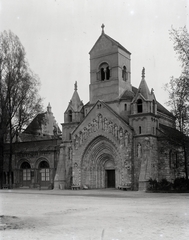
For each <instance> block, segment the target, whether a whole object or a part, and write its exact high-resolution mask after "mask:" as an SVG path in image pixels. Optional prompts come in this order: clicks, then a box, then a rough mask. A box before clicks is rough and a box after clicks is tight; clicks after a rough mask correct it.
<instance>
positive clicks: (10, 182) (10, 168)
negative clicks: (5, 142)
mask: <svg viewBox="0 0 189 240" xmlns="http://www.w3.org/2000/svg"><path fill="white" fill-rule="evenodd" d="M9 124H10V130H9V135H10V136H9V138H10V144H9V189H11V188H12V151H13V147H12V123H11V119H10V123H9Z"/></svg>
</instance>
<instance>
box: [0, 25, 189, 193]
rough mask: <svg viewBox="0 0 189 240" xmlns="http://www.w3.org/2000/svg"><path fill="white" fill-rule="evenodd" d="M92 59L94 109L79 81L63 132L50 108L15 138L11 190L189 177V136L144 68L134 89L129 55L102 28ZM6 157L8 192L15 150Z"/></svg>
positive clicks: (131, 185)
mask: <svg viewBox="0 0 189 240" xmlns="http://www.w3.org/2000/svg"><path fill="white" fill-rule="evenodd" d="M89 54H90V84H89V102H88V103H86V104H83V102H82V101H81V99H80V97H79V94H78V86H77V82H76V83H75V86H74V93H73V96H72V98H71V100H70V102H69V104H68V107H67V109H66V111H65V113H64V123H63V124H62V132H61V131H60V129H59V127H58V124H57V123H56V120H55V118H54V116H53V113H52V109H51V106H50V104H49V105H48V107H47V111H46V112H44V113H41V114H38V115H37V116H36V117H35V118H34V119H33V121H32V122H31V123H30V124H29V125H28V127H27V128H26V130H25V131H24V132H22V133H21V134H20V135H18V136H17V137H16V139H15V142H14V146H13V149H14V152H13V160H12V172H11V176H12V177H11V179H12V186H13V188H46V189H53V188H54V189H97V188H98V189H104V188H117V189H131V190H146V189H147V188H148V182H149V179H153V180H154V179H156V180H157V181H161V180H162V179H167V180H168V181H171V182H173V181H174V179H175V178H179V177H183V176H184V177H185V175H184V174H185V173H184V170H183V164H180V163H183V148H182V144H179V141H180V139H182V138H183V136H182V134H181V133H180V132H179V131H177V130H176V128H175V118H174V116H173V115H172V114H171V113H170V112H169V111H168V110H167V109H166V108H165V107H163V106H162V105H161V104H160V103H159V102H158V101H157V100H156V97H155V94H154V91H153V89H152V90H149V88H148V85H147V80H146V79H145V69H144V68H143V69H142V74H141V79H139V86H138V88H136V87H134V86H132V81H131V53H130V52H129V51H128V50H127V49H126V48H125V47H123V46H122V45H121V44H120V43H119V42H117V41H115V40H114V39H112V38H111V37H110V36H108V35H107V34H105V32H104V25H102V33H101V35H100V37H99V38H98V40H97V41H96V43H95V44H94V46H93V47H92V49H91V51H90V53H89ZM176 139H177V141H175V140H176ZM188 142H189V141H188ZM188 145H189V144H188ZM4 155H5V162H4V173H3V174H4V187H6V186H8V184H9V175H10V173H9V167H8V162H9V160H8V159H9V143H7V145H6V146H5V152H4ZM188 171H189V166H188Z"/></svg>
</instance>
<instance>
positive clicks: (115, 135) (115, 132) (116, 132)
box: [114, 124, 118, 138]
mask: <svg viewBox="0 0 189 240" xmlns="http://www.w3.org/2000/svg"><path fill="white" fill-rule="evenodd" d="M114 137H116V138H117V137H118V127H117V125H116V124H115V125H114Z"/></svg>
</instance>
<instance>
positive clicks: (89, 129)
mask: <svg viewBox="0 0 189 240" xmlns="http://www.w3.org/2000/svg"><path fill="white" fill-rule="evenodd" d="M91 132H92V125H91V123H89V124H88V135H89V136H90V134H91Z"/></svg>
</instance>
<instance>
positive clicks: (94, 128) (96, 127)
mask: <svg viewBox="0 0 189 240" xmlns="http://www.w3.org/2000/svg"><path fill="white" fill-rule="evenodd" d="M97 129H98V124H97V121H96V119H93V131H94V132H96V131H97Z"/></svg>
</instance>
